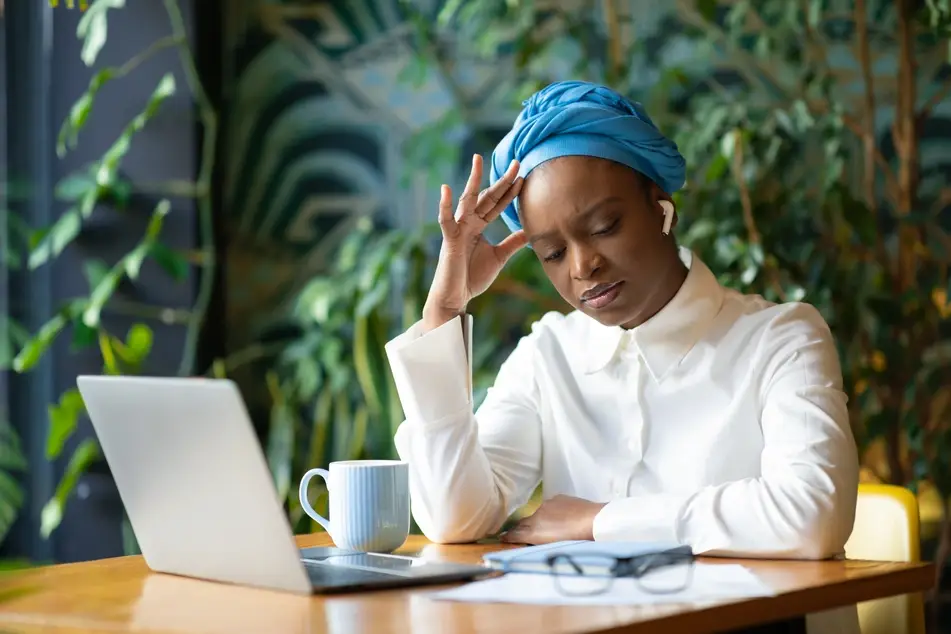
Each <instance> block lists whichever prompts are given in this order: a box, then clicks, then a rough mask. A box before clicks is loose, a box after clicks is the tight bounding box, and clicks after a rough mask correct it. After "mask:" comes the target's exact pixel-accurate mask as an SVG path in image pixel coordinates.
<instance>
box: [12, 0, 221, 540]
mask: <svg viewBox="0 0 951 634" xmlns="http://www.w3.org/2000/svg"><path fill="white" fill-rule="evenodd" d="M163 1H164V6H165V9H166V13H167V15H168V18H169V22H170V24H171V35H170V36H168V37H165V38H162V39H160V40H157V41H156V42H153V43H152V44H151V45H150V46H149V47H147V48H146V49H144V50H143V51H142V52H141V53H139V54H138V55H136V56H134V57H133V58H131V59H129V61H128V62H126V63H125V64H124V65H122V66H120V67H106V68H101V69H99V70H97V71H96V72H95V74H94V75H93V77H92V79H91V80H90V82H89V85H88V87H87V89H86V90H85V92H83V94H81V95H80V96H79V98H78V99H77V100H76V102H75V103H74V104H73V106H72V107H71V108H70V110H69V113H68V115H67V117H66V120H65V121H64V122H63V125H62V127H61V129H60V134H59V137H58V142H57V154H58V155H59V156H60V157H63V156H64V155H65V154H66V153H67V152H68V151H70V150H73V149H75V147H76V145H77V143H78V141H79V137H80V133H81V131H82V130H83V128H84V127H85V125H86V123H87V122H88V120H89V116H90V114H91V113H92V111H93V108H94V106H95V102H96V99H97V97H98V95H99V92H100V90H101V89H102V87H103V86H104V85H105V84H106V83H108V82H111V81H118V80H121V79H122V78H123V77H125V76H126V75H128V74H129V73H131V72H132V71H133V70H135V69H136V68H137V67H138V66H139V65H140V64H142V63H143V62H145V61H146V60H148V59H150V58H151V57H152V56H153V55H154V54H155V53H157V52H158V51H160V50H162V49H164V48H169V47H176V48H177V49H178V51H179V57H180V59H181V60H182V62H183V70H184V71H185V76H186V78H187V79H188V83H189V88H191V90H192V92H193V93H200V95H198V97H199V98H198V101H199V108H200V113H201V119H202V122H203V124H204V125H205V134H206V137H207V138H206V140H205V144H206V146H210V147H213V146H214V135H215V126H216V115H215V113H214V111H213V110H211V111H209V107H208V105H207V100H206V99H205V98H204V91H203V90H202V87H201V83H200V81H199V80H198V76H197V70H196V68H195V62H194V57H193V55H192V53H191V51H190V49H189V47H188V42H187V38H186V33H185V27H184V22H183V19H182V15H181V12H180V10H179V8H178V4H177V1H176V0H163ZM124 6H125V1H124V0H95V1H94V2H91V3H90V4H89V7H88V10H86V11H85V13H84V14H83V17H82V18H81V20H80V22H79V25H78V27H77V37H78V38H79V39H80V40H82V42H83V46H82V53H81V57H82V60H83V62H84V63H85V64H86V65H87V66H92V65H94V64H95V62H96V60H97V58H98V56H99V53H100V52H101V50H102V49H103V47H104V46H105V45H106V42H107V39H108V38H107V34H108V12H109V11H111V10H119V9H122V8H123V7H124ZM176 89H177V86H176V82H175V77H174V75H173V74H172V73H166V74H165V75H164V76H163V77H162V78H161V79H160V80H159V82H158V83H157V85H156V87H155V89H154V90H153V92H152V94H151V95H150V96H149V98H148V99H147V101H146V103H145V104H144V106H143V107H142V110H141V111H140V112H139V113H137V114H136V115H135V116H133V117H132V118H131V119H130V120H129V122H128V123H126V124H125V125H124V126H123V127H122V129H121V131H120V132H119V135H118V136H117V137H116V140H115V141H114V142H113V143H112V144H111V145H110V146H109V147H108V148H107V149H106V151H105V152H104V153H103V154H102V156H101V157H100V158H99V159H97V160H95V161H93V162H92V163H91V164H89V165H88V166H87V167H85V168H84V169H82V170H81V171H79V172H77V173H74V174H71V175H68V176H67V177H66V178H64V179H63V180H62V181H60V182H59V183H58V184H57V186H56V191H55V196H56V198H57V199H58V200H59V201H61V202H65V203H67V204H68V205H69V207H68V209H67V210H66V211H65V212H63V213H62V215H61V216H60V217H59V218H58V219H57V220H56V221H55V222H54V223H53V224H52V225H51V226H49V227H41V228H39V229H37V230H33V231H31V230H24V231H20V232H18V233H19V234H23V235H26V236H27V239H26V240H19V241H16V243H15V244H16V245H17V246H25V247H26V250H27V253H25V254H21V253H20V252H19V251H17V252H16V255H14V256H9V255H7V254H6V253H5V256H6V257H7V259H8V260H10V262H9V263H10V264H11V265H12V266H17V267H18V266H19V265H20V264H21V260H22V259H23V258H24V257H25V259H26V261H27V264H28V269H29V270H34V269H37V268H39V267H41V266H44V265H46V264H49V263H50V262H51V261H52V260H54V259H55V258H57V257H58V256H59V255H60V254H62V253H63V251H64V250H65V249H66V248H68V247H69V246H70V245H71V244H72V243H73V242H74V241H75V240H76V239H77V238H79V237H80V236H81V233H82V230H83V223H84V222H85V221H86V220H88V219H89V218H90V217H91V216H92V215H93V214H94V213H95V211H96V210H97V209H98V208H99V206H100V205H103V204H109V205H111V206H112V207H113V208H114V209H116V210H118V211H120V212H125V213H136V212H137V210H136V209H133V208H131V207H130V201H131V199H132V194H133V193H134V192H135V184H134V183H130V182H128V181H126V180H124V179H123V178H122V177H121V176H120V168H121V165H122V161H123V159H124V158H125V156H126V155H127V154H128V152H129V151H130V150H131V148H132V144H133V140H134V137H135V135H136V134H137V133H139V132H140V131H141V130H143V129H144V128H145V127H146V126H147V125H148V124H149V122H150V121H151V120H152V119H153V118H154V117H155V115H156V114H157V113H158V112H159V111H160V109H161V107H162V105H163V103H164V102H165V101H166V100H167V99H169V98H170V97H172V96H173V95H174V94H175V92H176ZM213 160H214V155H213V153H210V152H205V153H204V154H203V159H202V163H201V166H200V167H201V174H200V176H199V178H198V179H197V181H196V182H195V184H194V187H193V188H191V189H190V191H189V195H192V196H193V197H194V198H195V199H196V202H197V204H198V207H199V216H200V217H202V218H204V217H205V216H209V217H210V213H211V207H210V202H209V196H210V194H209V191H210V188H209V183H210V170H211V166H210V163H211V162H213ZM162 189H163V188H162V187H161V186H159V187H154V188H152V191H153V192H154V191H158V192H159V194H161V193H162ZM167 189H168V190H169V193H170V195H171V194H173V193H174V194H176V195H181V193H182V192H181V187H180V184H179V186H178V187H173V186H172V184H170V185H169V187H168V188H167ZM170 212H171V203H170V201H169V200H168V199H167V198H161V199H160V200H159V201H158V203H157V204H156V205H155V208H154V210H153V211H152V213H151V215H150V217H149V220H148V223H147V226H146V228H145V231H144V234H143V235H142V237H141V239H139V241H138V242H137V244H135V245H134V246H133V247H132V248H131V250H129V251H128V252H127V253H126V254H125V255H123V256H122V257H120V258H118V260H117V261H116V262H114V263H112V264H106V263H104V262H102V261H100V260H98V259H95V258H88V259H87V260H86V262H85V263H84V272H85V274H86V278H87V280H88V281H89V294H88V296H85V297H78V298H73V299H71V300H70V301H68V302H66V303H65V304H64V305H62V306H60V307H59V308H58V310H57V311H56V313H55V314H54V315H53V316H52V317H51V318H50V319H49V320H48V321H47V322H46V323H45V324H43V325H42V326H41V327H40V328H39V329H38V330H37V331H36V332H35V333H28V332H25V331H24V330H23V328H22V327H21V326H19V325H18V324H15V323H14V322H12V320H9V319H8V318H6V317H4V321H5V322H6V323H7V324H9V327H8V328H7V329H6V330H7V331H6V332H4V333H3V335H4V336H3V338H2V340H0V353H2V354H0V369H7V368H12V369H13V370H14V371H16V372H29V371H30V370H31V369H33V368H34V367H35V366H36V364H37V363H38V362H39V361H40V360H41V359H42V357H43V356H44V355H45V354H46V353H47V352H48V350H49V349H50V347H51V346H52V345H53V343H54V342H55V341H56V339H57V338H59V337H60V336H62V335H63V334H64V333H65V332H67V331H70V330H71V332H72V344H73V349H81V348H87V347H98V350H99V354H100V356H101V360H102V371H103V372H104V373H106V374H136V373H139V372H141V371H142V370H143V369H144V367H145V366H146V364H147V361H148V356H149V354H150V352H151V349H152V330H151V328H150V327H149V326H148V324H146V323H141V322H140V323H135V324H134V325H133V326H132V327H131V328H130V330H129V331H128V332H127V333H126V334H125V336H124V337H120V336H118V335H117V334H115V333H113V332H111V331H110V329H109V328H108V327H107V325H106V323H105V322H104V320H103V314H104V313H105V312H108V311H110V310H117V311H118V310H122V308H121V307H123V306H124V307H125V308H126V309H127V310H128V309H130V308H131V313H132V314H135V315H143V314H145V315H149V316H155V317H158V318H161V319H163V320H166V321H167V319H168V315H169V314H174V315H181V314H182V313H184V320H185V322H186V325H187V326H188V343H187V345H186V348H185V349H184V350H183V352H182V358H183V361H182V366H183V369H184V370H183V371H184V373H186V374H187V373H190V372H192V371H193V368H192V365H193V359H194V355H195V351H194V348H195V346H196V336H195V333H197V330H198V329H199V328H200V327H201V324H202V320H203V318H204V314H205V312H206V310H207V304H208V293H207V292H205V293H203V294H202V295H201V296H200V297H199V299H198V300H197V301H196V303H195V305H194V306H193V307H192V309H191V310H187V311H180V310H179V311H174V310H173V309H169V308H164V307H160V306H154V307H153V306H138V305H134V304H130V302H124V303H122V302H117V301H116V300H117V299H118V295H119V293H120V291H121V289H122V288H123V287H124V286H125V285H134V284H136V283H138V282H139V281H140V280H139V278H140V275H141V273H142V271H143V267H144V266H145V265H146V262H147V261H149V260H154V261H155V262H156V264H157V265H158V266H159V267H160V268H161V269H162V270H164V271H165V272H166V273H167V274H168V275H170V276H172V277H173V278H174V279H176V280H183V279H185V278H186V276H187V274H188V272H189V270H190V268H191V267H190V265H189V263H188V261H187V260H186V259H185V257H184V255H183V254H182V253H180V252H178V251H176V250H173V249H171V248H170V247H168V246H167V245H165V244H163V243H162V241H161V238H162V226H163V223H164V220H165V218H166V216H167V215H168V214H169V213H170ZM139 213H141V212H139ZM210 224H211V222H210V219H205V220H204V221H203V225H204V226H210ZM202 238H203V241H204V242H205V244H203V245H202V247H203V250H204V251H205V252H206V253H213V251H214V246H213V244H212V242H211V241H212V239H213V236H212V235H211V233H210V232H208V231H205V232H203V235H202ZM11 252H12V251H11ZM201 264H202V266H203V268H204V275H203V276H202V283H203V287H205V288H207V287H208V285H209V284H210V279H211V277H212V276H213V270H212V267H213V266H214V259H213V258H210V257H206V258H204V259H203V260H202V262H201ZM84 414H85V406H84V404H83V401H82V397H81V395H80V394H79V392H78V390H76V388H70V389H68V390H66V391H65V392H64V393H63V394H62V395H60V398H59V400H58V402H57V403H54V404H51V405H50V406H49V428H48V437H47V447H46V457H47V459H49V460H51V461H53V460H56V459H58V458H59V457H60V456H61V455H62V453H63V452H64V451H65V450H66V448H67V446H69V440H70V439H71V438H72V436H73V434H74V432H75V430H76V428H77V426H78V422H79V420H80V418H81V417H82V416H83V415H84ZM3 439H4V438H0V440H3ZM0 446H2V445H0ZM100 458H101V456H100V451H99V447H98V444H97V442H96V441H95V439H86V440H83V441H81V442H79V443H77V444H76V446H75V448H74V449H73V450H72V453H71V454H70V458H69V461H68V463H67V466H66V469H65V472H64V474H63V476H62V478H61V480H60V482H59V484H58V486H57V488H56V491H55V494H54V496H53V498H52V499H50V500H49V501H48V502H47V503H46V505H45V507H44V509H43V512H42V517H41V533H42V535H43V536H44V537H48V536H49V535H50V534H51V533H52V532H53V531H54V530H55V529H56V527H57V526H58V525H59V523H60V521H61V520H62V517H63V513H64V509H65V506H66V504H67V501H68V499H69V496H70V494H71V493H72V491H73V489H74V488H75V486H76V483H77V482H78V481H79V479H80V478H81V477H82V475H83V473H85V471H86V469H87V468H88V467H89V466H90V465H91V464H92V463H93V462H95V461H96V460H99V459H100ZM2 466H3V465H2V464H0V467H2ZM2 475H3V473H2V472H0V476H2ZM2 485H3V482H2V481H0V493H2V492H3V489H2ZM3 502H4V498H3V497H2V495H0V519H2V518H3V515H4V505H3ZM0 526H2V525H0ZM125 528H126V530H125V532H124V534H127V535H128V536H130V537H131V531H128V530H127V527H125ZM126 542H127V543H128V549H130V550H134V549H135V548H136V546H135V544H134V539H127V540H126Z"/></svg>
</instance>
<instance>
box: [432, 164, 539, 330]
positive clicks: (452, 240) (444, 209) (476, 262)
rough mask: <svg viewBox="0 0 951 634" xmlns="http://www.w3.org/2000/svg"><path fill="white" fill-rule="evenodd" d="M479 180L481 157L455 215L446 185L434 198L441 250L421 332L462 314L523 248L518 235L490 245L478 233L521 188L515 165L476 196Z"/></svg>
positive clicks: (522, 238)
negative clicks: (437, 208)
mask: <svg viewBox="0 0 951 634" xmlns="http://www.w3.org/2000/svg"><path fill="white" fill-rule="evenodd" d="M481 182H482V157H481V156H479V155H478V154H476V155H474V156H473V157H472V171H471V172H469V181H468V182H467V183H466V189H465V191H464V192H463V193H462V196H461V197H460V198H459V204H458V205H457V207H456V211H455V214H453V211H452V190H451V189H450V188H449V186H448V185H443V186H442V190H441V192H440V197H439V227H440V229H441V230H442V246H441V247H440V249H439V261H438V263H437V264H436V273H435V275H434V277H433V284H432V286H430V288H429V296H428V297H427V298H426V305H425V306H424V307H423V329H424V330H425V331H427V332H428V331H430V330H432V329H434V328H438V327H439V326H441V325H442V324H444V323H446V322H447V321H450V320H451V319H453V318H454V317H456V316H458V315H461V314H463V313H465V311H466V306H467V305H468V304H469V301H470V300H471V299H472V298H474V297H476V296H478V295H480V294H481V293H483V292H485V290H486V289H487V288H489V285H491V284H492V282H493V281H494V280H495V278H496V277H498V275H499V272H500V271H501V270H502V267H503V266H505V263H506V262H508V260H509V258H511V257H512V256H513V255H515V252H516V251H518V249H519V248H521V247H523V246H525V243H526V238H525V234H524V232H522V231H516V232H514V233H512V234H510V235H509V236H507V237H506V238H505V239H504V240H502V241H501V242H500V243H499V244H496V245H492V244H489V242H488V240H486V239H485V236H483V235H482V234H483V232H484V231H485V228H486V227H487V226H488V225H489V223H491V222H492V221H493V220H495V219H496V218H498V217H499V216H500V215H501V214H502V212H503V211H504V210H505V208H506V207H507V206H508V205H509V203H510V202H512V200H513V199H514V198H515V197H516V196H518V193H519V192H520V191H521V189H522V183H523V182H524V179H523V178H521V177H518V162H517V161H512V164H511V165H509V168H508V170H506V172H505V174H503V175H502V177H501V178H500V179H499V180H498V181H496V183H495V184H493V185H492V186H491V187H489V188H487V189H485V190H483V191H481V192H480V191H479V184H480V183H481Z"/></svg>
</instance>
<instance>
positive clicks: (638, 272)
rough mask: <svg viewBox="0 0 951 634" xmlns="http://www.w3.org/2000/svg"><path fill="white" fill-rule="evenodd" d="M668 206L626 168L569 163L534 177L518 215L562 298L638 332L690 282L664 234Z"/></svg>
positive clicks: (579, 159)
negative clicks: (677, 291)
mask: <svg viewBox="0 0 951 634" xmlns="http://www.w3.org/2000/svg"><path fill="white" fill-rule="evenodd" d="M661 200H670V198H669V197H668V196H667V195H666V194H664V192H663V191H662V190H661V189H660V188H659V187H657V186H656V185H655V184H654V183H653V182H652V181H650V180H649V179H647V178H644V177H642V176H641V175H640V174H638V173H637V172H635V171H634V170H631V169H630V168H628V167H626V166H623V165H620V164H618V163H615V162H613V161H608V160H605V159H599V158H592V157H586V156H565V157H560V158H557V159H553V160H551V161H548V162H546V163H544V164H542V165H540V166H539V167H537V168H535V169H534V170H533V171H532V173H531V174H529V176H528V178H526V179H525V184H524V186H523V188H522V191H521V194H520V195H519V208H520V218H521V221H522V227H523V228H524V230H525V234H526V236H528V240H529V244H531V246H532V248H533V249H534V251H535V253H536V255H537V256H538V259H539V261H540V262H541V263H542V266H543V267H544V269H545V273H546V274H547V275H548V278H549V279H550V280H551V281H552V284H554V285H555V288H556V289H557V290H558V292H559V293H560V294H561V296H562V297H564V298H565V300H566V301H567V302H568V303H569V304H571V305H572V306H573V307H575V308H576V309H578V310H580V311H582V312H584V313H586V314H588V315H590V316H591V317H593V318H595V319H597V320H598V321H599V322H601V323H602V324H605V325H607V326H624V327H628V328H632V327H634V326H637V325H639V324H641V323H643V322H644V321H646V320H647V319H649V318H650V317H652V316H653V315H654V314H655V313H656V312H657V311H658V310H660V308H662V307H663V306H664V304H666V303H667V301H669V300H670V297H672V293H675V292H676V288H679V286H680V283H682V281H683V276H684V275H685V271H684V267H683V264H682V263H681V262H680V259H679V256H678V253H677V246H676V243H675V241H674V239H673V237H672V236H665V235H664V234H663V226H664V210H663V209H662V208H661V206H660V201H661ZM674 223H676V217H675V218H674ZM678 275H679V281H678V280H676V279H675V278H676V277H677V276H678ZM674 283H675V284H676V288H674V289H673V290H671V284H674Z"/></svg>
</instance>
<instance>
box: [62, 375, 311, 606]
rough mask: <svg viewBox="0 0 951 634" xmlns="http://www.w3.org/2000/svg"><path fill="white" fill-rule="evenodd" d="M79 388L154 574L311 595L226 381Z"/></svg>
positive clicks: (134, 381) (97, 379) (94, 381)
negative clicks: (169, 574) (161, 573)
mask: <svg viewBox="0 0 951 634" xmlns="http://www.w3.org/2000/svg"><path fill="white" fill-rule="evenodd" d="M77 385H78V386H79V390H80V392H81V394H82V396H83V400H84V401H85V403H86V409H87V410H88V412H89V417H90V420H91V421H92V425H93V428H94V429H95V431H96V434H97V436H98V438H99V443H100V445H101V446H102V451H103V454H104V455H105V458H106V461H107V462H108V464H109V467H110V469H111V471H112V474H113V477H114V478H115V482H116V486H117V487H118V489H119V495H120V496H121V498H122V502H123V504H124V505H125V508H126V511H127V513H128V514H129V519H130V521H131V523H132V527H133V529H134V531H135V535H136V538H137V539H138V541H139V546H140V548H141V549H142V554H143V556H144V558H145V560H146V563H147V564H148V566H149V567H150V568H151V569H152V570H155V571H158V572H166V573H171V574H177V575H184V576H188V577H197V578H200V579H211V580H215V581H223V582H228V583H236V584H241V585H249V586H256V587H263V588H271V589H276V590H285V591H291V592H297V593H301V594H305V593H306V594H310V593H311V591H312V585H311V582H310V580H309V579H308V576H307V573H306V571H305V570H304V566H303V564H302V563H301V561H300V551H299V549H298V548H297V545H296V544H295V542H294V539H293V534H292V532H291V529H290V526H289V524H288V522H287V519H286V517H285V515H284V510H283V508H282V505H281V503H280V501H279V500H278V498H277V494H276V491H275V489H274V485H273V482H272V480H271V474H270V471H269V469H268V466H267V463H266V461H265V459H264V455H263V453H262V451H261V448H260V445H259V443H258V440H257V438H256V437H255V434H254V429H253V426H252V424H251V420H250V417H249V416H248V413H247V410H246V408H245V406H244V402H243V400H242V398H241V395H240V392H239V391H238V389H237V387H236V386H235V385H234V384H233V383H232V382H231V381H228V380H215V379H196V378H183V379H177V378H151V377H124V376H80V377H78V379H77Z"/></svg>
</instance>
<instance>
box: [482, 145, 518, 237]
mask: <svg viewBox="0 0 951 634" xmlns="http://www.w3.org/2000/svg"><path fill="white" fill-rule="evenodd" d="M518 166H519V164H518V161H516V160H513V161H512V162H511V163H509V167H508V169H507V170H505V173H504V174H502V176H501V177H500V178H499V180H497V181H495V183H494V184H493V185H491V186H490V187H489V188H488V189H486V190H485V191H484V192H482V195H481V196H480V197H479V204H478V208H477V209H476V213H477V214H478V215H479V217H480V218H483V219H485V220H486V222H490V220H489V219H488V218H487V216H488V215H489V214H490V213H491V212H493V211H495V209H496V207H498V205H500V204H501V203H502V201H503V200H504V199H505V197H506V196H509V195H510V194H511V191H512V188H513V187H516V186H517V187H519V188H521V185H520V184H518V183H520V182H521V181H522V179H520V178H518ZM517 193H518V192H517V191H516V193H515V194H511V198H509V201H510V202H511V200H512V199H513V198H515V196H516V195H517ZM507 204H508V203H506V205H507ZM502 208H503V209H504V208H505V206H504V205H503V207H502ZM499 213H501V211H500V212H499ZM495 217H498V214H495ZM493 220H494V218H493Z"/></svg>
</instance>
